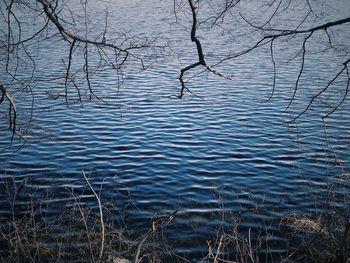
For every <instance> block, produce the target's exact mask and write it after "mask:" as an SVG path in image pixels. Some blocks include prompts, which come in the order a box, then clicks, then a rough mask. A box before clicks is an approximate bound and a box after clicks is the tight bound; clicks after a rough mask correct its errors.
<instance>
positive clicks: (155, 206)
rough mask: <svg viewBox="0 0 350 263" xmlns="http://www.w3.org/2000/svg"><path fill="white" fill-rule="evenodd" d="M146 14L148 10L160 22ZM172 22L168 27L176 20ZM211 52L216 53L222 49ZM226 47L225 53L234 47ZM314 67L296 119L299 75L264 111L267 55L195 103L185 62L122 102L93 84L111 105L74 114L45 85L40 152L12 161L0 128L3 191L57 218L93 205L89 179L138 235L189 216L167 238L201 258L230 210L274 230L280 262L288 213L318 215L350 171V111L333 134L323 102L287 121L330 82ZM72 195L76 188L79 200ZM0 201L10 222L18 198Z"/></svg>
mask: <svg viewBox="0 0 350 263" xmlns="http://www.w3.org/2000/svg"><path fill="white" fill-rule="evenodd" d="M135 5H136V4H135ZM138 5H142V4H141V3H138ZM136 6H137V5H136ZM143 6H144V5H143ZM150 6H152V5H150ZM125 8H127V7H125ZM145 8H146V7H145ZM149 8H150V7H148V9H146V11H147V10H148V11H147V12H150V13H152V12H151V10H150V9H149ZM135 10H136V9H132V8H131V7H129V9H128V11H127V12H129V13H130V16H129V19H130V20H131V21H137V19H138V15H137V12H136V11H135ZM124 11H125V10H124ZM116 12H118V11H116ZM120 12H122V11H120ZM168 15H169V14H165V15H164V16H163V17H161V20H162V19H163V20H164V21H168V19H169V16H170V15H169V16H168ZM167 16H168V18H166V17H167ZM146 17H147V19H146ZM165 18H166V19H165ZM163 20H162V21H163ZM142 23H143V24H141V28H138V29H137V30H138V31H141V32H143V33H147V32H148V33H152V32H149V31H150V30H151V29H149V28H153V30H154V29H157V30H160V31H161V36H164V37H165V38H167V39H171V38H173V43H176V44H178V42H177V41H178V39H180V38H181V36H182V35H185V34H186V33H188V32H187V31H186V29H184V28H181V27H179V28H178V29H179V31H176V32H178V33H175V34H174V35H172V33H174V32H175V30H174V29H173V25H170V24H169V23H164V24H162V23H160V22H159V18H158V17H155V16H154V15H153V16H151V15H150V16H145V19H144V21H143V22H142ZM148 23H149V24H151V25H152V26H148ZM152 23H155V24H156V25H158V26H159V27H157V26H156V25H154V24H152ZM122 25H123V26H132V25H133V23H128V24H122ZM160 26H161V28H160ZM145 28H148V29H149V30H148V31H147V30H145ZM170 28H172V29H170ZM135 30H136V29H135ZM216 42H217V41H216ZM216 42H215V45H218V43H216ZM213 43H214V41H213ZM206 44H207V47H208V52H211V51H213V50H215V49H216V47H217V46H216V47H215V48H213V46H211V45H210V43H206ZM219 44H220V43H219ZM184 45H186V47H185V48H186V52H184V54H187V55H186V56H188V57H190V56H191V49H192V48H193V47H192V46H191V45H190V44H189V43H188V42H186V41H185V43H184ZM221 45H222V48H223V49H225V47H226V46H225V42H221ZM176 48H178V49H180V50H181V49H182V48H183V47H176ZM57 52H59V51H57ZM256 55H259V56H260V60H259V61H256V59H255V58H256ZM188 57H185V55H184V57H182V58H181V59H182V60H183V61H187V60H188ZM310 63H314V64H312V70H310V71H309V72H308V71H306V73H305V79H309V80H310V83H308V82H306V83H307V85H309V86H308V89H306V88H305V89H301V91H300V92H301V94H302V96H300V97H297V101H296V102H295V104H293V107H292V108H291V109H289V110H285V107H286V105H287V103H288V99H289V98H290V95H291V94H292V90H291V89H290V88H289V87H290V86H291V85H290V84H291V83H293V81H294V80H295V78H293V79H292V80H291V78H290V76H292V75H295V74H297V72H298V68H297V67H294V68H293V67H291V66H290V65H287V66H285V67H281V68H280V70H279V72H278V79H277V81H278V89H277V90H276V94H275V97H274V98H273V99H272V100H271V101H270V102H268V103H263V102H262V100H265V99H266V98H267V97H268V96H269V94H270V92H271V81H272V78H271V64H270V62H269V53H268V50H267V51H266V52H264V51H261V52H258V54H252V55H251V56H246V57H244V58H242V59H240V60H239V61H237V62H231V64H227V65H223V66H222V70H229V71H232V72H234V79H233V81H226V80H222V79H220V78H217V77H216V76H210V75H209V76H206V75H205V76H201V77H200V78H199V77H196V78H194V79H193V80H192V81H191V82H190V83H188V87H190V88H191V90H192V91H193V92H194V93H195V94H196V96H194V95H192V94H189V93H188V94H186V96H185V97H184V98H183V99H181V100H179V99H178V98H176V96H171V95H174V94H176V93H177V91H178V88H179V83H178V80H177V76H178V71H179V69H180V68H181V65H182V64H180V62H178V61H177V60H176V59H175V58H174V57H166V58H165V59H163V60H162V61H158V63H155V64H154V65H153V66H152V67H150V69H149V70H147V71H140V70H139V69H129V71H128V74H127V75H126V76H125V79H124V84H123V86H122V88H121V90H120V91H119V93H117V90H116V89H114V87H115V77H114V76H113V75H108V74H105V76H103V78H100V79H99V81H100V83H95V84H96V85H98V87H101V89H100V90H99V93H101V94H102V95H103V97H105V98H106V103H102V102H97V103H96V102H85V103H84V107H82V108H81V107H79V105H71V106H70V107H68V108H67V107H66V106H65V105H64V104H63V103H62V102H61V101H59V100H56V101H53V100H48V96H49V95H48V93H46V92H45V91H46V90H51V89H52V88H53V87H50V84H46V85H44V86H43V87H42V89H36V90H34V95H35V98H36V102H35V105H36V108H35V111H34V115H33V117H34V121H33V126H32V132H33V133H34V135H33V141H34V142H33V143H31V144H28V145H25V146H24V147H23V148H21V150H20V151H19V152H17V153H15V154H14V155H11V153H12V152H13V150H14V149H15V148H16V147H14V146H13V147H11V148H9V143H8V141H9V138H10V137H9V136H10V135H8V133H7V131H6V127H5V124H4V123H2V124H1V139H0V140H1V148H2V149H3V151H2V152H1V153H0V160H1V162H2V166H1V168H0V169H1V173H2V179H3V180H2V182H1V186H2V188H3V189H5V185H7V182H8V181H9V180H10V179H9V178H13V180H14V181H15V182H16V183H17V184H22V185H25V188H26V191H27V192H25V193H26V194H23V195H22V194H20V193H19V194H18V197H17V199H16V201H15V202H16V203H18V204H17V205H18V207H19V208H20V207H21V205H25V204H26V202H29V199H28V194H30V195H31V196H33V197H36V198H38V199H41V200H42V202H45V200H46V199H45V196H50V202H49V203H50V205H48V206H47V208H46V210H45V213H47V214H48V215H50V216H53V217H54V216H55V215H57V213H59V211H60V209H62V207H64V204H66V203H67V202H69V201H72V200H73V199H74V198H75V197H78V198H80V200H81V201H82V202H83V204H86V205H89V204H91V202H94V201H93V199H94V197H93V196H92V195H91V193H90V194H86V184H85V181H84V180H83V178H82V176H81V170H84V171H86V172H87V173H88V174H89V175H90V177H91V183H92V185H93V187H94V188H95V189H98V190H101V196H102V200H103V201H107V200H111V199H113V200H115V202H116V204H117V206H118V208H119V209H120V211H119V212H118V213H120V214H118V215H116V217H117V220H120V217H122V218H123V221H124V223H125V224H126V225H127V226H128V227H129V228H130V229H136V230H137V231H136V232H137V233H135V236H136V235H137V234H138V233H144V232H146V231H147V230H148V229H149V227H150V223H149V222H150V219H151V218H152V217H153V216H154V215H156V214H164V213H167V212H171V211H173V210H174V209H176V208H180V212H179V213H178V215H177V218H176V224H175V225H176V226H174V227H173V228H172V227H169V228H168V229H167V235H168V238H169V239H170V240H171V242H172V243H173V244H174V246H175V247H176V248H177V249H176V251H177V252H178V253H184V254H187V255H189V257H190V258H191V257H192V258H201V257H202V256H203V255H205V253H206V251H207V244H206V240H208V238H212V237H215V236H216V232H217V230H218V228H219V227H220V226H221V225H222V224H227V226H229V225H230V224H231V223H232V222H231V221H230V220H228V221H227V222H222V217H221V215H222V213H223V212H225V213H227V214H230V215H231V216H233V217H240V218H241V220H240V221H241V225H240V230H241V231H242V233H246V232H248V229H249V228H253V229H254V228H257V227H261V226H265V225H268V226H269V231H271V232H272V233H274V238H275V239H276V242H277V243H278V242H280V245H277V246H276V253H277V254H278V253H280V249H283V248H284V245H283V242H282V241H283V236H281V234H280V233H279V225H278V223H279V220H280V219H281V218H282V217H283V216H285V215H286V214H287V213H288V212H290V211H303V212H307V213H310V212H312V211H316V210H317V209H318V208H317V207H315V204H314V201H313V200H312V199H311V198H310V196H311V195H317V194H321V193H322V191H324V190H325V189H324V187H325V185H326V184H327V182H328V180H329V178H330V177H331V176H333V175H337V174H338V173H339V172H340V171H341V170H342V169H344V170H347V169H348V168H349V164H348V160H349V157H350V156H349V154H350V153H349V142H350V140H349V132H348V131H349V130H350V127H349V126H350V115H349V114H348V112H349V106H348V105H345V104H344V105H343V107H341V108H340V109H339V111H338V112H336V113H335V114H334V115H333V116H332V118H330V119H329V120H328V121H327V123H326V129H327V136H328V137H326V136H325V135H326V134H325V129H324V126H323V123H322V121H321V116H322V114H324V107H323V106H324V104H323V103H324V101H318V102H316V103H315V106H314V107H313V108H311V109H310V111H308V112H307V113H306V114H305V115H304V116H303V117H302V118H300V120H299V121H298V122H297V123H293V124H287V123H286V121H288V120H290V119H291V118H293V117H295V116H296V115H297V114H298V113H299V112H300V111H301V110H302V109H303V107H304V106H305V103H307V98H308V97H309V95H310V94H311V93H310V92H312V90H315V89H316V88H317V87H318V85H319V83H317V80H318V81H320V82H321V83H322V78H321V77H320V78H318V76H322V75H323V73H324V72H329V67H330V66H332V65H333V64H328V63H327V59H326V58H322V59H320V60H319V61H311V62H310ZM51 65H55V64H54V62H52V64H51ZM43 67H44V68H46V65H45V64H44V66H43ZM38 70H41V69H40V67H39V69H38ZM52 70H53V71H54V70H55V69H54V66H53V69H52ZM315 72H316V77H315ZM308 74H309V75H308ZM308 76H309V77H310V78H308ZM340 84H341V83H340ZM286 87H287V88H286ZM291 87H293V86H291ZM342 87H343V86H341V85H339V87H338V86H336V87H334V89H335V90H337V89H338V90H341V89H342ZM331 99H332V97H330V100H331ZM333 99H336V98H333ZM28 100H29V99H28V98H27V99H26V96H25V95H24V96H23V101H22V102H20V103H19V104H21V103H22V104H23V107H26V105H27V103H28ZM331 102H332V101H328V102H327V103H331ZM35 133H40V134H41V133H43V134H45V136H39V137H38V136H36V135H37V134H35ZM37 138H39V139H37ZM310 185H312V186H313V187H312V188H311V189H312V190H310V188H309V186H310ZM67 189H70V190H71V189H74V193H75V197H73V196H72V195H71V192H70V191H68V190H67ZM111 189H112V190H111ZM129 194H130V196H129ZM0 197H1V202H0V218H2V219H3V218H6V217H8V216H10V212H9V211H10V200H11V199H10V197H9V196H8V195H7V194H6V191H1V192H0ZM256 210H259V212H258V213H255V211H256ZM121 211H122V212H121ZM19 212H21V211H20V209H19ZM22 212H23V211H22Z"/></svg>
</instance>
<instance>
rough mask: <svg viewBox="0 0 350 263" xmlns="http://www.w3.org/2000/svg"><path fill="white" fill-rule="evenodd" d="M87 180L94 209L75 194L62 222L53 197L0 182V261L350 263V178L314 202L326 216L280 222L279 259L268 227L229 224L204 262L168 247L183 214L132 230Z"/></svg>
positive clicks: (333, 183) (335, 181)
mask: <svg viewBox="0 0 350 263" xmlns="http://www.w3.org/2000/svg"><path fill="white" fill-rule="evenodd" d="M82 178H83V179H84V180H85V183H86V189H85V191H86V192H85V195H90V196H91V202H85V201H83V200H81V199H80V198H79V197H77V195H76V194H75V193H74V189H71V190H70V195H71V197H72V198H70V200H68V201H67V202H66V203H65V204H64V205H63V206H61V210H60V211H62V213H61V214H60V215H52V214H50V212H49V209H48V208H49V206H50V205H52V204H55V200H54V199H50V198H51V197H50V194H48V195H47V196H46V198H47V200H42V197H35V196H34V195H33V194H29V192H28V189H26V186H25V185H24V184H18V183H16V182H15V180H14V179H13V178H11V177H8V178H6V179H4V178H2V179H1V184H0V185H1V186H2V188H3V189H2V191H4V192H6V193H7V195H8V198H7V200H5V202H6V204H5V205H6V207H7V208H9V213H8V216H7V217H6V218H1V229H0V230H1V232H0V248H1V250H0V262H67V261H69V262H112V263H131V262H135V263H136V262H137V263H139V262H214V263H220V262H223V263H226V262H231V263H234V262H246V263H248V262H256V263H258V262H286V263H290V262H321V263H322V262H324V263H326V262H329V263H349V262H350V213H349V212H350V206H349V203H350V198H349V196H348V194H347V193H348V189H349V187H350V173H343V174H341V175H339V176H338V177H337V178H332V179H331V180H330V182H329V184H328V186H327V187H328V191H327V194H326V195H325V196H324V197H323V198H322V200H316V201H315V202H319V204H317V205H318V206H321V207H322V210H320V211H321V212H319V213H314V214H310V215H306V214H303V213H295V212H294V213H289V214H287V215H286V216H285V217H283V218H281V219H280V220H279V228H280V232H281V234H282V235H283V236H284V237H285V242H286V249H285V251H281V253H280V255H278V256H276V253H272V251H273V250H274V241H273V234H272V233H270V232H269V230H268V227H265V228H261V229H250V228H249V230H248V233H241V232H240V227H239V226H240V223H241V222H240V219H239V218H230V220H231V221H232V225H231V227H230V228H229V229H227V228H225V227H222V226H220V227H219V228H218V231H217V234H216V237H209V236H208V239H207V241H206V242H207V253H206V255H203V257H202V258H201V259H193V258H188V257H186V255H180V254H177V253H175V252H174V251H175V249H176V248H174V247H172V244H171V242H168V240H167V233H166V229H167V228H168V227H169V228H171V227H175V226H176V219H177V217H178V216H179V215H180V214H181V208H176V209H174V210H173V211H172V212H169V213H165V214H162V215H155V216H154V217H153V218H152V219H151V220H150V224H149V229H148V231H146V232H144V233H143V234H141V233H137V232H136V230H134V231H130V229H128V227H127V226H126V224H125V222H124V221H123V216H122V214H119V215H116V211H118V207H117V204H115V202H113V201H110V202H106V203H103V202H102V198H101V197H102V195H103V193H102V191H97V190H96V188H95V189H94V187H93V184H92V183H91V182H90V179H89V178H88V176H87V175H86V174H85V172H84V171H82ZM23 195H26V196H27V200H28V201H27V202H24V201H23V197H24V196H23ZM18 198H20V199H21V201H20V202H18V200H17V199H18ZM40 198H41V199H40ZM40 200H41V201H40ZM221 213H222V218H223V219H222V220H227V217H229V216H230V215H226V214H225V213H226V212H225V211H224V208H222V211H221ZM256 213H259V210H257V211H256ZM116 218H117V220H116ZM132 232H134V233H133V234H130V233H132ZM135 233H136V234H135ZM180 242H181V241H180Z"/></svg>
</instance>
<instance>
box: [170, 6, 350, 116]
mask: <svg viewBox="0 0 350 263" xmlns="http://www.w3.org/2000/svg"><path fill="white" fill-rule="evenodd" d="M313 4H315V3H313V2H312V1H311V0H297V1H292V0H272V1H241V0H222V1H215V3H211V2H210V1H198V0H188V5H187V6H188V8H189V9H190V10H191V12H192V23H193V24H192V29H191V32H190V37H191V40H192V42H194V43H195V44H196V49H197V53H198V61H197V62H196V63H193V64H191V65H188V66H187V67H185V68H183V69H181V71H180V77H179V79H180V83H181V89H180V92H179V97H182V96H183V95H184V90H186V89H187V90H188V88H186V86H185V81H184V73H185V72H186V71H189V70H191V69H193V68H195V67H197V66H199V65H202V66H204V67H205V68H206V71H209V72H212V73H214V74H217V75H219V76H222V77H225V78H228V77H226V76H227V75H226V74H231V72H225V73H221V72H220V71H218V70H217V69H216V68H217V67H219V66H220V65H221V64H223V63H225V62H229V61H231V62H232V61H233V62H234V61H237V60H238V59H240V58H243V56H246V55H249V54H251V53H253V52H255V51H257V50H261V49H265V51H266V49H267V48H268V49H269V52H270V60H271V65H272V67H271V68H272V79H273V81H272V91H271V94H270V96H269V99H268V100H270V99H271V98H272V97H273V96H274V93H275V89H276V77H277V66H276V55H275V50H276V48H277V49H278V47H279V46H280V45H286V44H287V45H288V43H290V45H294V46H299V50H298V52H297V53H296V54H294V55H293V57H292V58H290V60H294V61H296V60H299V61H300V64H299V69H298V74H297V76H296V79H295V81H294V88H293V93H292V95H291V97H290V100H289V102H288V104H287V105H286V108H287V109H288V108H289V107H290V106H291V105H292V104H293V102H294V101H295V98H296V95H297V93H298V90H299V87H300V85H301V79H302V76H303V74H304V73H305V64H306V60H307V58H308V54H311V53H312V52H313V51H314V50H313V48H312V47H310V48H309V47H308V44H310V45H311V44H312V43H318V42H324V43H326V44H327V45H328V47H327V49H329V50H332V51H333V52H334V53H338V55H339V56H342V57H343V60H342V62H341V63H340V64H339V65H338V70H336V71H335V72H334V73H333V77H330V79H329V80H328V82H327V83H326V85H325V86H323V87H320V89H319V90H318V91H317V92H315V93H314V94H313V95H312V96H311V97H310V98H309V102H308V104H307V105H306V107H305V108H304V109H303V110H302V111H301V112H300V113H299V114H297V116H295V117H294V118H293V120H292V121H295V120H296V119H298V118H299V117H300V116H302V115H303V114H304V113H305V112H306V111H308V110H309V109H310V107H311V106H312V105H313V103H314V102H315V100H316V99H318V98H319V97H320V96H321V95H323V94H324V93H326V92H327V91H328V90H329V89H330V88H331V87H332V85H334V84H335V83H336V82H337V81H340V80H343V81H345V83H346V84H345V87H344V92H343V94H340V95H338V96H339V101H338V103H336V104H335V105H332V106H331V109H330V110H329V111H328V112H327V113H326V114H325V115H324V116H323V119H325V118H327V117H328V116H330V115H331V114H332V113H334V112H335V111H336V110H337V109H338V108H339V107H340V106H341V105H342V104H343V103H344V101H345V100H346V97H347V95H348V91H349V84H350V75H349V63H350V56H349V54H348V52H349V51H350V50H348V48H343V49H342V48H339V47H337V44H336V43H335V42H336V40H335V39H336V37H335V33H334V31H336V30H338V31H340V32H341V33H342V35H343V36H344V35H349V31H350V17H349V16H346V15H349V12H347V13H346V12H345V17H343V16H341V17H339V14H336V15H335V18H334V15H333V17H332V16H331V15H329V14H327V12H330V11H332V10H331V6H330V5H329V6H324V10H323V11H322V14H319V13H318V12H317V11H315V10H314V8H313ZM320 5H321V6H322V5H323V4H322V3H320V2H318V3H316V4H315V6H320ZM174 6H175V7H176V6H177V7H178V9H177V12H178V13H179V12H181V10H184V9H185V8H184V3H183V2H181V1H179V0H174ZM200 6H202V8H201V9H200ZM296 7H298V9H296ZM199 9H200V11H199ZM348 11H350V8H349V10H348ZM200 12H202V13H201V14H200ZM199 17H201V19H199ZM291 21H292V22H291ZM237 25H239V27H246V28H247V29H246V30H245V31H244V32H245V34H246V35H248V36H249V38H248V39H249V40H248V41H246V42H244V43H243V42H241V43H240V46H241V48H239V50H234V51H233V52H232V51H231V50H230V51H229V52H228V53H227V54H226V55H225V56H224V57H219V56H218V58H217V60H216V61H215V62H214V63H213V64H212V65H208V64H207V62H206V60H205V59H204V58H205V52H204V51H203V50H204V49H205V48H206V47H203V45H202V44H201V41H200V40H199V37H198V33H197V32H198V30H199V28H201V29H202V32H205V31H206V30H213V28H214V29H215V28H216V29H217V30H221V31H222V32H223V33H222V35H223V37H226V38H230V39H231V40H235V39H241V37H242V35H240V33H236V34H235V32H236V31H235V30H234V28H235V27H237ZM204 34H205V33H203V35H204ZM227 36H228V37H227ZM205 38H206V37H203V36H201V39H205ZM341 44H343V45H345V46H347V47H349V46H348V45H347V44H346V43H341ZM324 51H325V50H324ZM233 81H234V79H233Z"/></svg>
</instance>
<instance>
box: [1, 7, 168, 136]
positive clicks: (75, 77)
mask: <svg viewBox="0 0 350 263" xmlns="http://www.w3.org/2000/svg"><path fill="white" fill-rule="evenodd" d="M102 3H104V2H103V1H102ZM104 4H108V3H107V2H106V3H104ZM107 7H108V5H106V7H105V9H104V10H102V11H103V13H101V12H100V13H99V14H90V13H89V10H88V8H89V2H88V0H78V1H66V0H34V1H29V0H3V1H1V3H0V24H1V27H0V56H1V72H2V73H3V74H2V76H1V80H2V82H1V84H0V96H1V100H0V103H3V104H5V103H6V104H7V107H8V114H7V119H8V121H9V126H10V129H11V131H12V133H13V134H15V133H17V135H19V136H21V132H20V129H19V128H18V125H16V124H17V122H18V118H17V116H18V112H17V111H18V107H17V108H16V97H17V96H18V94H20V93H26V94H28V95H29V96H32V97H33V103H34V96H33V85H37V83H38V82H41V83H50V81H52V80H55V81H56V83H59V85H60V86H61V87H62V89H61V91H58V92H56V94H55V95H54V96H52V97H53V98H54V99H57V98H60V97H62V98H63V99H64V100H65V103H66V104H67V106H68V105H69V101H70V98H71V97H72V96H74V97H75V98H77V101H79V102H80V103H82V101H83V100H84V99H85V98H86V99H90V100H91V99H101V98H100V97H99V96H98V94H97V93H96V91H98V90H97V89H96V88H95V87H93V83H92V79H93V78H94V77H95V75H96V73H97V72H98V71H103V70H112V71H114V72H115V76H116V79H117V82H118V83H120V81H121V80H122V74H123V68H124V67H125V65H126V63H127V61H129V60H132V61H136V62H138V63H139V65H140V68H145V67H146V64H145V62H144V61H145V59H146V58H147V54H150V53H152V52H156V50H158V49H161V48H163V46H157V45H155V44H154V41H153V40H152V39H151V38H148V37H145V38H143V39H142V38H136V37H134V36H132V35H131V36H130V35H128V34H126V33H124V32H122V31H121V32H115V31H112V30H111V27H110V21H109V13H108V8H107ZM94 19H96V20H98V22H95V23H94V22H93V20H94ZM101 21H103V24H101V23H102V22H101ZM96 23H97V25H98V27H96V26H94V25H95V24H96ZM38 44H41V45H42V47H41V49H42V51H43V52H48V53H50V52H51V53H53V54H54V56H55V59H56V60H59V59H61V65H60V67H61V68H60V69H56V71H58V73H57V75H50V74H48V75H47V76H42V75H41V76H38V67H39V66H40V65H38V64H39V63H40V59H41V58H40V57H38V54H40V51H41V50H40V51H38V50H37V49H36V46H37V45H38ZM48 64H49V63H48ZM118 85H119V84H118ZM33 107H34V105H33ZM22 130H23V129H22Z"/></svg>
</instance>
